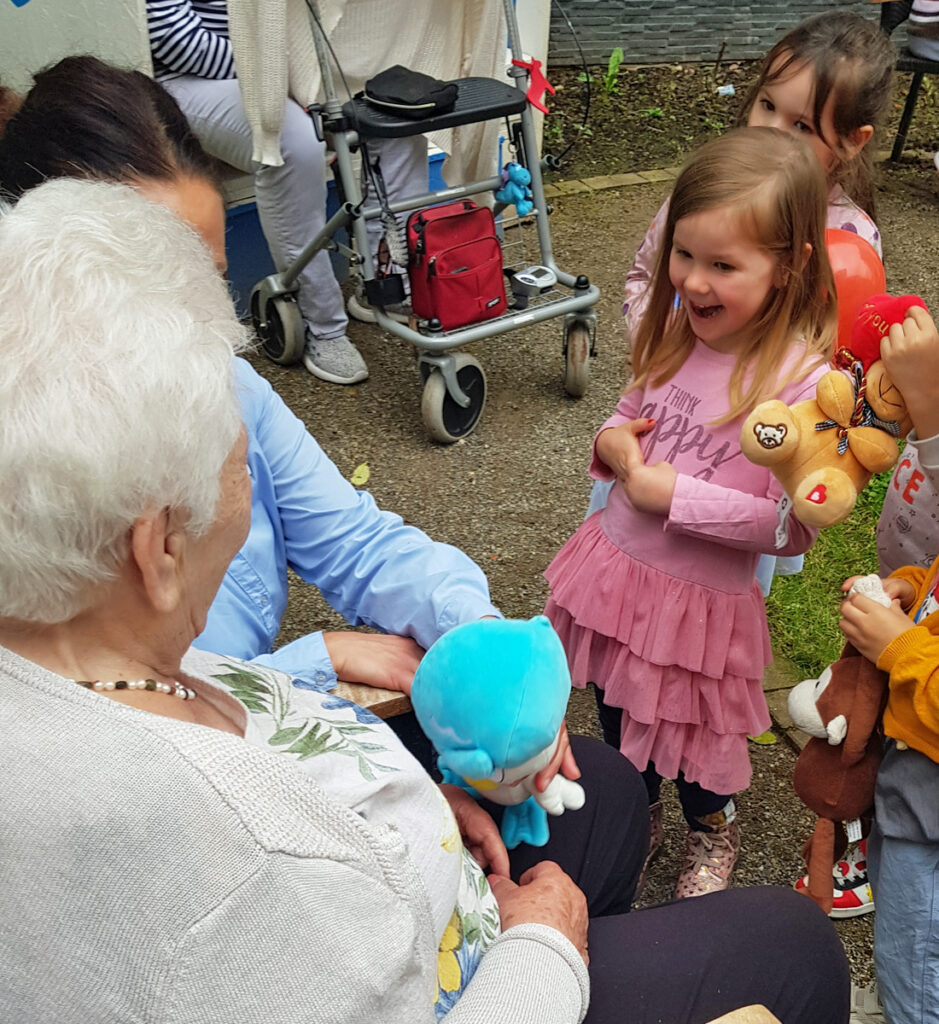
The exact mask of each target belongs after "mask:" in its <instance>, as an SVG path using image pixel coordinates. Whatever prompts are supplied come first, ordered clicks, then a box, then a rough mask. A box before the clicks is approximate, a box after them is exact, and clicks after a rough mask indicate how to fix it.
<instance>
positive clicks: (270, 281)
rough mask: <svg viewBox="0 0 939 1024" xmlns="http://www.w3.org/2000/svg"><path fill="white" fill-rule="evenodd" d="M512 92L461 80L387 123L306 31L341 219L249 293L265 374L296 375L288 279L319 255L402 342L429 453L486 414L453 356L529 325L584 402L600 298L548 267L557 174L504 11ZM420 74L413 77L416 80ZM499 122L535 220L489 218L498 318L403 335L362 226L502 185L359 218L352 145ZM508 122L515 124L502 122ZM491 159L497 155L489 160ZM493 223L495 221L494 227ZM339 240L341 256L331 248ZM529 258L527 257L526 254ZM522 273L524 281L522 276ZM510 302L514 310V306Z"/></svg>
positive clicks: (477, 373)
mask: <svg viewBox="0 0 939 1024" xmlns="http://www.w3.org/2000/svg"><path fill="white" fill-rule="evenodd" d="M503 3H504V9H505V19H506V25H507V26H508V40H509V49H510V51H511V57H512V65H511V68H510V70H509V76H510V77H511V78H513V79H514V84H510V83H508V82H500V81H497V80H495V79H490V78H462V79H454V80H453V81H454V82H455V84H456V85H457V87H458V96H457V100H456V104H455V106H454V107H453V109H451V110H449V111H448V112H446V113H441V114H436V115H434V116H432V117H428V118H425V119H421V120H411V119H407V118H404V117H401V116H399V115H395V114H389V113H388V112H386V111H384V110H379V109H378V108H376V107H373V106H372V105H370V104H369V103H368V102H367V101H366V100H365V99H364V98H362V97H361V95H360V96H358V97H356V98H354V99H351V100H348V101H347V102H345V103H343V102H342V101H341V100H340V99H339V98H338V96H337V95H336V88H335V83H334V78H333V73H332V66H331V62H330V57H329V44H328V41H327V40H326V37H325V35H324V33H323V30H322V27H321V25H320V22H319V18H318V16H316V9H315V3H313V0H310V4H311V9H312V11H313V15H314V16H313V17H312V30H313V39H314V44H315V47H316V54H317V59H318V60H319V64H320V68H321V72H322V81H323V89H324V94H325V101H324V102H323V103H322V104H317V105H316V106H315V107H313V108H311V109H310V114H311V116H312V117H313V118H314V124H315V125H316V128H317V132H318V133H320V132H322V135H321V137H323V138H325V140H326V142H327V144H328V145H329V147H330V148H331V149H332V150H333V152H334V153H335V161H334V163H333V175H334V177H335V180H336V185H337V189H338V194H339V196H340V200H341V201H340V207H339V210H338V211H337V212H336V213H335V214H334V215H333V216H332V217H331V218H330V219H329V220H328V221H327V223H326V224H325V226H324V228H323V230H322V231H320V232H319V234H317V235H316V237H315V238H313V239H312V240H311V241H310V242H309V243H308V244H307V246H306V247H305V248H304V249H303V251H302V252H301V253H300V254H299V256H297V258H296V259H295V260H294V261H293V262H292V263H291V264H290V266H289V267H287V269H286V270H285V271H283V272H282V273H279V274H272V275H270V276H269V277H266V278H264V279H263V280H262V281H259V282H258V284H256V285H255V287H254V289H253V291H252V293H251V317H252V320H253V322H254V327H255V330H256V332H257V335H258V337H259V339H260V342H261V347H262V348H263V350H264V352H265V354H266V355H267V356H268V357H269V358H270V359H272V360H273V361H274V362H275V363H281V364H290V363H294V362H296V361H297V360H299V358H300V357H301V355H302V354H303V348H304V344H305V335H304V325H303V320H302V318H301V316H300V311H299V308H298V306H297V291H298V281H297V279H298V277H299V275H300V273H301V271H302V270H303V268H304V267H305V266H306V265H307V264H308V263H309V262H310V260H311V259H313V257H314V256H315V255H316V254H317V253H318V252H319V251H320V250H321V249H325V250H327V251H330V252H339V253H341V254H342V255H343V256H345V257H346V258H347V259H348V261H349V265H350V268H351V269H352V271H353V272H354V273H357V274H358V275H359V276H360V277H361V279H362V283H363V285H364V292H365V296H366V298H367V299H368V302H369V303H370V305H371V306H372V307H373V309H374V313H375V320H376V322H377V323H378V325H379V326H380V327H382V328H383V329H384V330H386V331H388V333H389V334H392V335H394V336H395V337H398V338H402V339H403V340H404V341H407V342H410V343H411V344H412V345H413V346H414V347H415V349H416V353H417V366H418V370H419V372H420V375H421V378H422V380H423V394H422V399H421V416H422V418H423V421H424V426H425V428H426V430H427V433H428V434H429V435H430V437H431V438H433V439H434V440H435V441H439V442H442V443H452V442H455V441H458V440H459V439H460V438H462V437H465V436H466V435H467V434H469V433H470V432H471V431H472V430H473V429H474V428H475V427H476V425H477V423H478V422H479V419H480V417H481V415H482V412H483V407H484V406H485V402H486V375H485V373H484V372H483V368H482V366H481V365H480V363H479V362H478V360H477V359H475V358H474V357H473V356H471V355H470V354H469V353H467V352H460V351H456V350H458V349H460V348H462V347H463V346H465V345H467V344H469V343H470V342H474V341H479V340H481V339H483V338H493V337H497V336H499V335H502V334H507V333H508V332H509V331H514V330H518V329H519V328H522V327H528V326H530V325H532V324H537V323H540V322H542V321H544V320H550V319H552V318H554V317H562V318H563V348H562V353H563V384H564V388H565V390H566V391H567V393H568V394H569V395H572V396H575V397H580V396H581V395H583V394H584V392H585V390H586V388H587V384H588V382H589V378H590V365H589V364H590V358H591V356H593V355H595V354H596V319H597V318H596V313H595V311H594V309H593V307H594V305H595V304H596V302H597V300H598V298H599V297H600V291H599V289H598V288H597V287H596V286H595V285H592V284H591V283H590V282H589V281H588V279H587V277H586V276H585V275H583V274H577V275H575V274H570V273H566V272H565V271H563V270H561V269H560V268H559V267H558V266H557V264H556V263H555V261H554V255H553V252H552V247H551V233H550V230H549V227H548V213H549V207H548V204H547V202H546V201H545V195H544V184H543V181H542V169H552V170H553V169H556V168H557V167H558V161H557V160H556V159H555V158H553V157H550V156H546V157H544V158H542V157H541V156H540V154H539V149H538V141H537V134H536V131H535V124H534V116H533V114H532V111H531V107H530V104H529V101H528V99H527V93H528V91H529V87H530V79H531V75H530V67H529V66H528V65H525V64H524V63H522V62H523V56H522V50H521V41H520V36H519V29H518V22H517V20H516V17H515V7H514V3H513V0H503ZM417 70H419V69H417ZM499 118H505V119H506V125H507V133H506V139H507V140H508V141H509V144H510V148H511V149H512V150H514V154H513V156H514V160H515V162H517V163H519V164H522V165H523V166H524V167H525V168H526V169H527V170H528V172H529V174H530V175H531V182H530V186H529V187H530V189H531V193H532V202H533V203H534V208H533V210H532V211H531V213H529V214H527V215H526V216H525V217H518V218H516V220H515V223H514V225H509V223H508V217H507V215H505V214H504V213H503V211H505V210H506V209H507V207H506V204H502V203H496V204H495V205H494V206H493V212H494V213H495V214H496V218H497V231H498V235H499V239H500V243H501V245H502V253H503V265H504V267H505V275H506V284H507V285H508V287H509V288H510V294H509V296H508V299H509V308H508V310H507V312H505V313H503V314H502V315H500V316H497V317H495V318H493V319H491V320H485V321H483V322H480V323H474V324H472V325H470V326H466V327H458V328H452V329H450V330H444V329H443V328H442V326H441V324H440V322H439V320H437V319H435V318H432V319H429V320H418V319H416V318H414V317H411V318H410V320H409V322H408V323H406V324H403V323H400V322H398V321H397V320H395V319H392V318H391V316H389V315H388V314H387V313H386V312H385V307H386V306H389V305H391V304H393V303H397V302H400V301H401V300H402V299H403V298H404V288H403V282H402V280H401V277H400V276H399V275H393V276H391V277H384V278H383V277H380V276H379V275H378V273H377V269H376V265H375V261H374V259H373V257H372V255H371V250H370V246H369V239H368V234H367V228H366V221H367V220H371V219H373V218H377V217H381V216H382V214H383V213H388V212H389V211H390V213H393V214H400V213H407V212H409V211H412V210H421V209H425V208H427V207H431V206H435V205H438V204H441V203H445V202H454V201H455V200H461V199H465V198H467V197H470V196H477V195H485V194H487V193H488V194H491V193H492V192H494V191H495V190H497V189H499V188H500V186H502V185H503V184H504V181H503V178H502V177H501V176H496V177H492V178H487V179H484V180H480V181H471V182H467V183H466V184H463V185H456V186H454V187H450V188H445V189H440V190H437V191H433V192H424V193H421V194H416V195H413V196H408V197H405V198H403V199H398V200H396V201H395V202H391V203H385V204H384V209H383V208H382V205H378V206H375V207H369V208H367V209H366V208H364V206H363V194H362V187H361V184H360V180H359V175H358V174H357V173H356V169H355V167H354V164H353V158H352V153H353V151H354V150H355V149H356V148H357V147H358V146H359V143H360V140H364V142H365V144H366V145H367V143H368V139H370V138H400V137H405V136H411V135H418V134H421V135H423V134H426V133H427V132H431V131H435V130H438V129H443V128H452V127H455V126H457V125H462V124H470V123H474V122H479V121H487V120H495V119H499ZM510 118H512V119H513V120H512V121H511V122H510V120H509V119H510ZM493 156H494V157H495V154H493ZM500 215H501V216H500ZM532 227H533V228H534V234H535V235H536V239H537V259H534V260H533V259H527V258H526V249H527V248H528V246H526V242H527V240H528V239H529V238H530V236H531V234H532ZM343 229H344V230H345V231H346V233H347V235H348V237H349V238H350V239H351V243H352V244H351V248H350V246H348V245H346V244H344V243H342V242H340V241H337V240H336V239H335V238H334V236H336V234H337V232H339V231H341V230H343ZM531 248H532V249H534V248H535V245H534V244H532V245H531ZM526 271H527V273H526ZM513 300H514V301H513Z"/></svg>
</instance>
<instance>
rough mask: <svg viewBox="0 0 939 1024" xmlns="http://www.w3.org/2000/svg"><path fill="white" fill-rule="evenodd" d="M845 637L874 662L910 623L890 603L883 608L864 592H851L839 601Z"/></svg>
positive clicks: (897, 608) (894, 605) (904, 615)
mask: <svg viewBox="0 0 939 1024" xmlns="http://www.w3.org/2000/svg"><path fill="white" fill-rule="evenodd" d="M838 625H839V626H840V627H841V632H842V633H844V635H845V637H846V638H847V639H848V640H849V641H850V642H851V643H852V644H854V646H855V647H856V648H857V649H858V650H859V651H860V652H861V654H863V655H864V657H865V658H867V660H868V661H872V662H873V663H874V664H875V665H876V664H877V659H878V658H879V657H880V656H881V654H883V652H884V650H885V648H886V647H887V645H888V644H890V643H891V642H892V641H894V640H896V638H897V637H898V636H900V634H901V633H905V632H906V631H907V630H908V629H912V628H913V623H912V621H911V620H910V618H909V616H907V615H906V614H905V613H904V612H903V611H901V609H900V608H899V607H898V606H897V605H896V604H892V605H891V606H890V607H889V608H884V606H883V605H882V604H878V603H877V602H876V601H872V600H871V599H870V598H869V597H865V596H864V595H863V594H854V595H853V596H852V597H848V598H845V600H844V601H842V602H841V621H840V622H839V623H838Z"/></svg>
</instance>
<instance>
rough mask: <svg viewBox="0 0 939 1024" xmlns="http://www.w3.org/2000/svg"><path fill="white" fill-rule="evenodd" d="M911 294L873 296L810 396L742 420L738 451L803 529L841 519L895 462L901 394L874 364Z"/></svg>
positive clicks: (903, 421)
mask: <svg viewBox="0 0 939 1024" xmlns="http://www.w3.org/2000/svg"><path fill="white" fill-rule="evenodd" d="M911 306H922V307H923V308H924V309H925V308H926V306H925V303H924V302H923V300H922V299H921V298H919V296H917V295H901V296H898V297H893V296H890V295H875V296H874V297H873V298H871V299H869V300H868V301H867V302H865V303H864V304H863V305H862V306H861V308H860V310H859V311H858V314H857V318H856V319H855V322H854V328H853V330H852V332H851V346H850V348H847V347H845V348H841V349H839V351H838V352H836V353H835V358H834V363H835V365H836V366H838V367H839V369H838V370H832V371H831V372H830V373H826V374H825V376H824V377H822V378H821V380H820V381H819V382H818V386H817V388H816V397H815V398H813V399H809V400H808V401H805V402H798V403H796V404H795V405H793V406H787V405H786V404H785V403H784V402H780V401H778V400H773V401H770V402H762V403H760V405H758V406H757V407H756V408H755V409H754V410H753V412H752V413H750V415H749V416H748V417H747V419H746V420H745V421H744V424H743V427H742V429H741V433H740V447H741V448H742V450H743V453H744V455H746V457H747V458H748V459H749V460H750V461H751V462H754V463H756V465H758V466H769V468H770V469H771V470H772V471H773V474H774V475H775V476H776V478H777V479H778V480H779V482H780V483H781V484H782V485H783V489H784V490H785V491H786V493H787V494H788V495H789V497H790V498H791V499H792V512H793V514H794V515H795V516H796V517H797V518H798V519H799V520H800V521H801V522H803V523H805V524H806V525H807V526H815V527H822V526H831V525H832V524H833V523H840V522H841V521H842V520H843V519H846V518H847V517H848V515H849V514H850V512H851V509H853V508H854V503H855V501H856V500H857V496H858V494H860V492H861V491H862V490H863V489H864V487H865V486H866V485H867V483H868V481H869V480H870V478H871V476H873V475H874V474H875V473H883V472H886V470H888V469H890V468H891V467H892V466H893V465H894V464H895V463H896V461H897V453H898V449H897V438H899V437H903V436H905V435H906V433H907V432H908V431H909V429H910V421H909V417H908V415H907V411H906V403H905V402H904V401H903V396H902V395H901V394H900V392H899V391H898V390H897V389H896V388H895V387H894V385H893V383H892V382H891V380H890V377H889V375H888V374H887V371H886V369H885V367H884V364H883V361H882V360H881V358H880V343H881V340H882V339H883V338H884V337H885V336H886V334H887V332H888V331H889V330H890V327H891V325H893V324H895V323H902V322H903V320H904V319H905V317H906V312H907V310H908V309H910V307H911Z"/></svg>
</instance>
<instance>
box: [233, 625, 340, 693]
mask: <svg viewBox="0 0 939 1024" xmlns="http://www.w3.org/2000/svg"><path fill="white" fill-rule="evenodd" d="M251 661H254V662H257V664H259V665H267V666H269V667H270V668H276V669H277V670H278V672H284V673H286V674H287V675H289V676H291V677H292V678H294V679H300V680H302V681H303V682H304V683H306V684H307V685H308V686H309V687H310V688H312V689H314V690H320V691H322V692H324V693H325V692H327V691H329V690H331V689H332V688H333V687H334V686H335V685H336V683H337V682H338V679H337V678H336V672H335V669H334V668H333V663H332V661H331V660H330V657H329V651H327V650H326V641H325V640H324V639H323V634H322V632H318V633H307V635H306V636H301V637H299V638H298V639H296V640H292V641H291V642H290V643H289V644H284V646H283V647H278V648H277V650H276V651H274V652H273V653H272V654H260V655H258V656H257V657H256V658H252V659H251Z"/></svg>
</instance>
